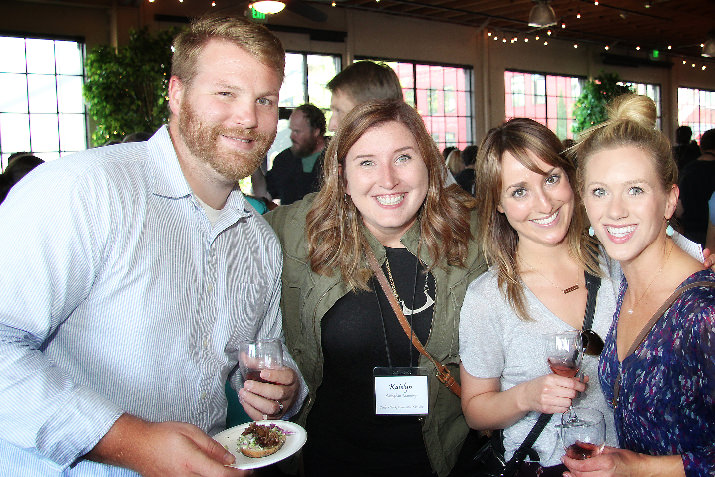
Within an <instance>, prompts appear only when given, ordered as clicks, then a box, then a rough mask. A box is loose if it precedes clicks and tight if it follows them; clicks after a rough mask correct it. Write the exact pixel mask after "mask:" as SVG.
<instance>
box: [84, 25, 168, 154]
mask: <svg viewBox="0 0 715 477" xmlns="http://www.w3.org/2000/svg"><path fill="white" fill-rule="evenodd" d="M176 33H177V30H176V29H170V30H163V31H160V32H158V33H156V34H151V33H149V32H148V30H147V29H146V28H144V29H142V30H139V31H131V32H130V34H129V43H128V44H127V45H126V46H122V47H120V48H119V49H118V50H116V51H115V49H114V48H112V47H110V46H98V47H95V48H93V49H92V50H91V51H90V52H89V53H88V54H87V59H86V60H85V71H86V81H85V85H84V91H83V94H84V99H85V101H87V104H88V109H89V114H90V116H92V118H93V119H94V120H95V122H96V129H95V130H94V132H93V133H92V145H93V146H101V145H103V144H106V143H108V142H110V141H121V140H122V138H123V137H124V136H125V135H127V134H131V133H133V132H137V131H146V132H154V131H155V130H156V129H158V128H159V127H160V126H161V125H162V124H164V123H165V122H166V121H167V119H168V117H169V110H168V97H167V90H168V85H169V77H170V74H171V43H172V40H173V38H174V36H175V35H176Z"/></svg>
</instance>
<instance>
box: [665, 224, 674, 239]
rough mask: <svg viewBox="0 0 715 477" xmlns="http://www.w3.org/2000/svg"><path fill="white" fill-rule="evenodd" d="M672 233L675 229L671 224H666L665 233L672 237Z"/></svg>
mask: <svg viewBox="0 0 715 477" xmlns="http://www.w3.org/2000/svg"><path fill="white" fill-rule="evenodd" d="M674 233H675V229H673V226H672V225H670V223H669V224H668V226H667V227H666V228H665V235H667V236H668V237H672V236H673V234H674Z"/></svg>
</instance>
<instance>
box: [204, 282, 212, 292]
mask: <svg viewBox="0 0 715 477" xmlns="http://www.w3.org/2000/svg"><path fill="white" fill-rule="evenodd" d="M206 290H207V291H208V292H209V293H212V292H213V291H214V286H213V284H212V283H209V285H208V286H207V287H206Z"/></svg>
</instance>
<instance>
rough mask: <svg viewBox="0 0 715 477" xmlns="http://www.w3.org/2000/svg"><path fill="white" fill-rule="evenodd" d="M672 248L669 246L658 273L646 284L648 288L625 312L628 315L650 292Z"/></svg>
mask: <svg viewBox="0 0 715 477" xmlns="http://www.w3.org/2000/svg"><path fill="white" fill-rule="evenodd" d="M674 246H675V245H674V244H673V245H671V247H670V250H668V255H666V256H665V260H663V263H662V264H661V265H660V268H659V269H658V272H657V273H656V274H655V275H653V279H652V280H651V281H650V283H649V284H648V286H647V287H645V291H644V292H643V294H642V295H641V296H640V297H639V298H637V299H636V300H635V301H634V302H633V305H631V307H630V308H628V309H627V310H626V311H627V312H628V314H629V315H632V314H633V309H634V308H635V307H636V305H637V304H638V303H639V302H640V301H641V300H642V299H643V298H644V297H645V295H646V293H648V290H650V286H651V285H652V284H653V283H655V279H656V278H658V276H659V275H660V272H662V271H663V268H665V264H666V263H668V260H669V259H670V252H672V251H673V247H674Z"/></svg>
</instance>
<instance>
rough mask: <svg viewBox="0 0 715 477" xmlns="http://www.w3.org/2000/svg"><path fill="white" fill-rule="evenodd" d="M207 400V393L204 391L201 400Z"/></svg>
mask: <svg viewBox="0 0 715 477" xmlns="http://www.w3.org/2000/svg"><path fill="white" fill-rule="evenodd" d="M205 399H206V392H205V391H204V392H202V393H201V400H202V401H203V400H205Z"/></svg>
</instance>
